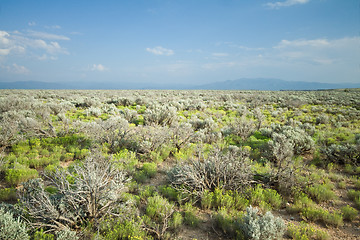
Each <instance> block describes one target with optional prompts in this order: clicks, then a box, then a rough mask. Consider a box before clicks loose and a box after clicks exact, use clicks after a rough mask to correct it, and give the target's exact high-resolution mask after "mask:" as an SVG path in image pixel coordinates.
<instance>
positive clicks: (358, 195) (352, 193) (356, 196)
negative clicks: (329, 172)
mask: <svg viewBox="0 0 360 240" xmlns="http://www.w3.org/2000/svg"><path fill="white" fill-rule="evenodd" d="M347 195H348V197H349V198H350V200H352V201H354V203H355V205H356V207H357V208H360V191H356V190H354V189H351V190H349V191H348V194H347Z"/></svg>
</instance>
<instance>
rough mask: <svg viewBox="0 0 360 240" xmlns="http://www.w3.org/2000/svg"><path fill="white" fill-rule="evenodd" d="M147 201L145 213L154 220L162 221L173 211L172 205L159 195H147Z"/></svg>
mask: <svg viewBox="0 0 360 240" xmlns="http://www.w3.org/2000/svg"><path fill="white" fill-rule="evenodd" d="M147 201H148V203H147V205H146V215H148V216H149V217H150V218H151V219H153V220H154V221H156V222H161V221H163V220H164V219H165V217H167V216H170V215H171V214H172V213H173V211H174V205H173V204H171V203H169V202H168V201H167V200H166V198H163V197H161V196H159V195H155V196H153V197H149V198H148V200H147Z"/></svg>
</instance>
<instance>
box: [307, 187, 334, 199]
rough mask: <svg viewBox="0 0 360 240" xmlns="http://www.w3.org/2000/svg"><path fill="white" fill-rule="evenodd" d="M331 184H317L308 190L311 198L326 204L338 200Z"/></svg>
mask: <svg viewBox="0 0 360 240" xmlns="http://www.w3.org/2000/svg"><path fill="white" fill-rule="evenodd" d="M331 188H332V186H331V185H330V184H315V185H314V186H311V187H309V188H308V192H309V194H310V196H311V197H312V198H313V199H314V200H315V201H317V202H319V203H320V202H326V201H329V200H333V199H336V195H335V193H334V192H333V191H332V189H331Z"/></svg>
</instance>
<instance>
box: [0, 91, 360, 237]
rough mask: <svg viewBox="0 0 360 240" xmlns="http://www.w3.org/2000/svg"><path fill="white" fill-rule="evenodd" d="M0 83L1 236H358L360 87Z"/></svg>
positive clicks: (359, 233)
mask: <svg viewBox="0 0 360 240" xmlns="http://www.w3.org/2000/svg"><path fill="white" fill-rule="evenodd" d="M0 92H1V94H0V239H36V240H40V239H49V240H50V239H53V240H57V239H67V240H72V239H109V240H110V239H111V240H112V239H132V240H135V239H138V240H140V239H154V240H155V239H194V238H195V237H196V239H254V240H255V239H268V240H272V239H282V238H284V239H321V240H326V239H332V238H333V239H343V238H347V239H356V236H359V235H360V232H359V228H358V225H359V221H360V217H359V210H360V176H359V174H360V159H359V152H360V107H359V106H360V90H359V89H344V90H331V91H330V90H329V91H306V92H305V91H304V92H302V91H294V92H291V91H281V92H271V91H262V92H260V91H145V90H144V91H135V90H134V91H72V90H66V91H65V90H64V91H62V90H56V91H55V90H54V91H52V90H46V91H40V90H1V91H0Z"/></svg>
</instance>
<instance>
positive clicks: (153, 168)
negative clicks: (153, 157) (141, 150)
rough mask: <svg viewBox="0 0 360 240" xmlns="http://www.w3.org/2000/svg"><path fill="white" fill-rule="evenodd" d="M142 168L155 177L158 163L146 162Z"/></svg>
mask: <svg viewBox="0 0 360 240" xmlns="http://www.w3.org/2000/svg"><path fill="white" fill-rule="evenodd" d="M141 169H142V170H143V171H144V173H145V175H146V176H148V177H150V178H152V177H154V176H155V175H156V173H157V165H156V163H153V162H151V163H144V164H143V166H142V168H141Z"/></svg>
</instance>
